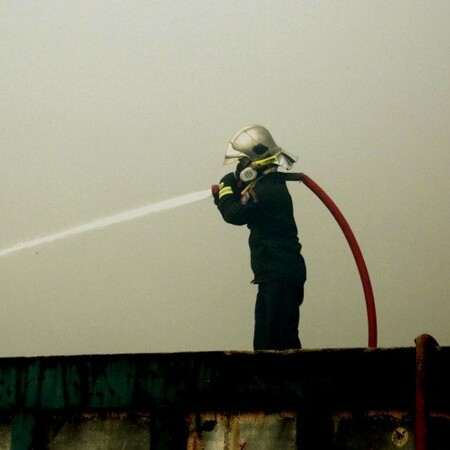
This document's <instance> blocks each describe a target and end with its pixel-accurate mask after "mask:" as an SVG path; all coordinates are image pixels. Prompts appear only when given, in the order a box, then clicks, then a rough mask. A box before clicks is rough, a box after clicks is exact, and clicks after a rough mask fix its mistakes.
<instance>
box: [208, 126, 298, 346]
mask: <svg viewBox="0 0 450 450" xmlns="http://www.w3.org/2000/svg"><path fill="white" fill-rule="evenodd" d="M296 160H297V158H296V157H295V156H293V155H291V154H289V153H288V152H286V151H285V150H283V149H282V148H281V147H279V146H277V145H276V144H275V141H274V140H273V138H272V136H271V134H270V132H269V131H268V130H267V129H266V128H264V127H263V126H261V125H250V126H246V127H244V128H242V129H241V130H239V131H238V132H237V133H236V134H235V135H234V136H233V137H232V138H231V139H230V142H229V143H228V146H227V149H226V152H225V160H224V164H229V163H233V162H237V167H236V170H235V172H230V173H228V174H227V175H225V176H224V177H223V178H222V179H221V180H220V184H219V185H213V186H212V192H213V196H214V202H215V204H216V205H217V208H218V210H219V211H220V213H221V215H222V217H223V219H224V220H225V222H227V223H230V224H233V225H247V227H248V228H249V230H250V236H249V246H250V262H251V268H252V271H253V274H254V279H253V281H252V283H254V284H256V285H257V286H258V293H257V297H256V305H255V323H254V336H253V349H254V350H286V349H298V348H301V343H300V338H299V331H298V329H299V319H300V305H301V304H302V302H303V292H304V291H303V288H304V283H305V281H306V266H305V261H304V259H303V256H302V254H301V244H300V242H299V239H298V231H297V225H296V223H295V219H294V213H293V205H292V198H291V196H290V194H289V191H288V188H287V186H286V182H285V180H284V177H283V173H282V172H278V168H279V167H284V168H285V169H287V170H289V169H291V167H292V165H293V164H294V163H295V162H296Z"/></svg>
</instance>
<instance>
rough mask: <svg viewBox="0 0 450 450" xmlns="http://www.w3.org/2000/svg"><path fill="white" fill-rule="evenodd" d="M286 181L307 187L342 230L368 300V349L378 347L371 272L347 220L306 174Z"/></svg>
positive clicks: (291, 177) (289, 177) (290, 175)
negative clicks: (296, 182) (297, 182)
mask: <svg viewBox="0 0 450 450" xmlns="http://www.w3.org/2000/svg"><path fill="white" fill-rule="evenodd" d="M285 178H286V180H288V181H300V182H302V183H303V184H304V185H305V186H307V187H308V188H309V189H310V190H311V191H312V192H313V193H314V194H316V196H317V197H318V198H319V199H320V200H321V201H322V203H323V204H324V205H325V206H326V207H327V208H328V210H329V211H330V212H331V214H332V215H333V217H334V218H335V219H336V221H337V223H338V224H339V226H340V228H341V230H342V231H343V233H344V235H345V237H346V239H347V242H348V244H349V245H350V249H351V251H352V253H353V257H354V259H355V262H356V266H357V267H358V272H359V275H360V278H361V283H362V287H363V290H364V296H365V300H366V309H367V322H368V332H369V338H368V347H376V346H377V315H376V309H375V300H374V295H373V290H372V284H371V282H370V276H369V272H368V270H367V266H366V263H365V261H364V257H363V255H362V253H361V249H360V248H359V245H358V242H357V240H356V238H355V236H354V234H353V232H352V230H351V228H350V225H349V224H348V222H347V220H346V219H345V217H344V216H343V214H342V213H341V211H340V210H339V208H338V207H337V206H336V204H335V203H334V202H333V200H331V198H330V197H329V196H328V195H327V194H326V192H325V191H324V190H323V189H322V188H321V187H320V186H319V185H318V184H317V183H315V182H314V181H313V180H312V179H311V178H309V177H308V175H305V174H304V173H289V174H286V175H285Z"/></svg>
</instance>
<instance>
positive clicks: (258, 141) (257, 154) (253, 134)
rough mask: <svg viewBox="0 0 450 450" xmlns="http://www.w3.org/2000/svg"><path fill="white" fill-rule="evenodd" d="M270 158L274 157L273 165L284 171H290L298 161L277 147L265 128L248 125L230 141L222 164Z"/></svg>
mask: <svg viewBox="0 0 450 450" xmlns="http://www.w3.org/2000/svg"><path fill="white" fill-rule="evenodd" d="M271 156H274V157H276V158H275V160H274V164H277V165H279V166H282V167H284V168H286V169H290V168H291V167H292V166H293V164H294V163H295V162H296V161H297V159H298V158H297V157H296V156H295V155H292V154H290V153H288V152H286V151H285V150H283V149H282V148H281V147H279V146H278V145H277V144H276V143H275V141H274V140H273V137H272V135H271V134H270V132H269V130H267V128H264V127H263V126H262V125H248V126H246V127H244V128H242V129H241V130H239V131H238V132H237V133H236V134H235V135H234V136H233V137H232V138H231V139H230V141H229V143H228V145H227V149H226V151H225V160H224V164H230V163H233V162H235V161H241V162H242V161H243V160H244V161H251V162H253V161H258V160H262V159H265V158H268V157H271Z"/></svg>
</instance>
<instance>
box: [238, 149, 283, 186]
mask: <svg viewBox="0 0 450 450" xmlns="http://www.w3.org/2000/svg"><path fill="white" fill-rule="evenodd" d="M277 160H278V157H277V155H272V156H269V157H268V158H264V159H260V160H258V161H251V160H250V159H249V158H241V159H240V160H239V163H238V165H237V167H236V171H235V172H234V176H235V177H236V179H238V180H241V181H243V182H244V183H249V182H251V181H253V180H255V179H256V177H257V176H258V175H259V174H260V173H261V172H262V171H263V170H264V168H265V167H267V166H269V165H271V164H275V163H276V162H277Z"/></svg>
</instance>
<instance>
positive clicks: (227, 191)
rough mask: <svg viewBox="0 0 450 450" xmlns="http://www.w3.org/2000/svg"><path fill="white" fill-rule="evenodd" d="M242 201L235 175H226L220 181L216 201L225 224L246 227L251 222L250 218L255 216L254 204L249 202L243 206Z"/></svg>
mask: <svg viewBox="0 0 450 450" xmlns="http://www.w3.org/2000/svg"><path fill="white" fill-rule="evenodd" d="M241 200H242V199H241V190H240V189H239V187H238V186H237V180H236V178H235V177H234V174H233V173H230V174H228V175H225V177H223V178H222V179H221V180H220V184H219V188H218V194H217V197H216V200H215V203H216V205H217V208H218V209H219V211H220V213H221V214H222V217H223V219H224V220H225V222H228V223H230V224H233V225H245V224H247V223H248V222H249V219H250V217H252V215H253V214H254V213H253V209H254V207H255V206H254V203H253V201H249V202H246V203H245V204H243V203H242V201H241Z"/></svg>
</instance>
